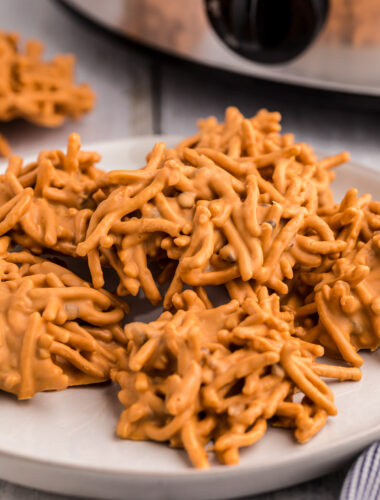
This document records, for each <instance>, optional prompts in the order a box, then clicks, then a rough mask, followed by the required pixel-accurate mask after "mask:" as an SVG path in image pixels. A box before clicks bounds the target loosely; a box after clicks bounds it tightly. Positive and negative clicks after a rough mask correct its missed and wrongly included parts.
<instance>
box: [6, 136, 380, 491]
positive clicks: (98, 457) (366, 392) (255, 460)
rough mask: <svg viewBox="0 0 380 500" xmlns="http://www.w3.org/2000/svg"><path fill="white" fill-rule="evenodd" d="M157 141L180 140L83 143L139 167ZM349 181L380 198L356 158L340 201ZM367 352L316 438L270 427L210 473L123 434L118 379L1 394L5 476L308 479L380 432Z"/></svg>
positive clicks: (246, 487) (374, 179)
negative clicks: (359, 374) (358, 375)
mask: <svg viewBox="0 0 380 500" xmlns="http://www.w3.org/2000/svg"><path fill="white" fill-rule="evenodd" d="M158 139H163V140H165V141H166V142H167V143H168V144H170V145H171V144H174V143H175V142H176V141H175V138H173V137H171V138H169V137H164V138H158V137H141V138H133V139H128V140H121V141H116V142H105V143H102V144H96V145H92V146H89V147H87V148H85V149H96V150H97V151H99V152H100V153H101V154H102V156H103V160H102V162H101V167H102V168H103V169H105V170H110V169H120V168H131V169H134V168H138V167H140V166H142V165H143V164H144V158H145V155H146V153H147V152H148V151H149V150H150V148H151V146H152V145H153V144H154V142H155V141H157V140H158ZM173 141H174V142H173ZM352 186H355V187H357V188H358V189H359V191H360V192H361V193H365V192H372V194H373V195H374V197H375V198H376V197H377V198H379V194H380V174H377V173H376V172H374V171H371V170H368V169H365V168H363V167H360V166H358V165H354V164H350V165H347V166H344V167H341V168H340V169H338V177H337V180H336V182H335V194H336V196H337V199H338V197H339V198H340V197H342V195H343V194H344V193H345V191H346V190H347V189H348V188H350V187H352ZM144 307H146V306H144ZM138 309H139V308H138V304H137V303H136V302H135V306H134V307H133V310H132V315H131V316H132V317H133V318H134V319H136V318H137V319H140V320H143V319H145V320H146V319H151V318H152V317H155V316H156V315H157V314H158V312H157V310H156V311H154V310H152V308H151V307H150V308H149V311H148V310H144V308H143V310H144V313H141V312H139V310H138ZM140 310H141V307H140ZM364 358H365V364H364V368H363V379H362V381H361V382H343V383H332V384H331V386H332V389H333V391H334V393H335V395H336V405H337V407H338V411H339V415H338V416H337V417H335V418H330V419H329V421H328V423H327V425H326V426H325V428H324V429H323V430H322V432H320V433H319V434H318V435H317V436H316V437H315V438H314V439H313V440H312V441H311V442H309V443H308V444H305V445H299V444H297V443H296V442H295V440H294V439H293V437H292V434H291V432H289V431H286V430H279V429H270V430H269V431H268V433H267V435H266V436H265V437H264V439H262V440H261V441H259V442H258V443H257V444H255V445H254V446H252V447H250V448H247V449H244V450H242V451H241V464H240V465H239V466H235V467H224V466H221V465H218V464H217V463H216V461H212V468H211V469H210V470H208V471H198V470H195V469H193V468H192V467H191V466H190V463H189V461H188V459H187V457H186V453H185V452H183V451H180V450H174V449H170V448H169V447H167V446H165V445H163V444H156V443H145V442H129V441H122V440H120V439H118V438H117V437H116V436H115V426H116V423H117V420H118V417H119V414H120V412H121V410H122V407H121V405H120V403H119V402H118V399H117V391H118V388H117V387H115V386H113V385H111V384H103V385H101V386H91V387H84V388H73V389H68V390H66V391H63V392H60V393H58V392H57V393H45V394H37V395H36V396H35V397H34V398H33V399H32V400H30V401H22V402H20V401H17V400H16V399H15V398H14V397H12V396H10V395H8V394H6V393H1V394H0V477H1V478H3V479H6V480H9V481H12V482H15V483H19V484H22V485H25V486H31V487H36V488H40V489H44V490H48V491H54V492H59V493H66V494H75V495H83V496H88V497H92V498H107V499H124V498H144V499H145V500H150V499H170V498H173V499H178V498H181V500H186V499H194V498H196V499H198V500H202V499H224V498H234V497H239V496H245V495H250V494H254V493H259V492H262V491H267V490H273V489H276V488H280V487H284V486H287V485H291V484H294V483H297V482H301V481H306V480H308V479H310V478H313V477H316V476H318V475H322V474H325V473H327V472H329V471H331V470H332V469H333V468H335V467H337V466H339V465H340V464H341V463H343V462H344V461H345V460H348V459H349V458H351V457H352V456H354V455H355V454H356V453H358V452H359V451H360V450H361V449H362V448H364V447H365V446H367V445H368V444H369V443H371V442H372V441H374V440H376V439H379V438H380V393H379V377H380V352H379V353H372V354H365V355H364Z"/></svg>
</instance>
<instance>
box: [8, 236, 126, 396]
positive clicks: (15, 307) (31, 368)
mask: <svg viewBox="0 0 380 500" xmlns="http://www.w3.org/2000/svg"><path fill="white" fill-rule="evenodd" d="M9 242H10V241H9V238H8V237H3V238H1V239H0V246H1V253H2V255H1V257H0V296H1V301H0V321H1V342H0V359H1V362H0V388H1V389H2V390H5V391H8V392H12V393H14V394H16V395H17V396H18V398H19V399H26V398H31V397H32V396H33V395H34V394H35V393H36V392H38V391H46V390H53V389H54V390H59V389H65V388H66V387H68V386H72V385H82V384H91V383H95V382H102V381H104V380H108V378H109V375H110V370H111V368H114V367H115V366H116V356H115V349H116V348H117V347H118V346H120V345H122V344H125V334H124V332H123V330H122V328H121V325H120V322H121V320H122V318H123V317H124V315H125V313H126V312H127V306H126V304H125V303H123V302H121V301H120V300H118V299H117V298H115V297H113V296H112V295H111V294H110V293H108V292H106V291H105V290H94V289H93V288H92V287H91V286H90V285H89V284H88V283H86V282H85V281H83V280H82V279H80V278H79V277H78V276H76V275H75V274H73V273H72V272H70V271H68V270H67V269H66V268H64V267H61V266H59V265H57V264H54V263H52V262H49V261H47V260H45V259H42V258H40V257H37V256H35V255H33V254H31V253H29V252H28V251H26V250H24V251H19V252H10V253H9V252H8V251H7V248H8V245H9Z"/></svg>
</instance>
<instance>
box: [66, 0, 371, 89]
mask: <svg viewBox="0 0 380 500" xmlns="http://www.w3.org/2000/svg"><path fill="white" fill-rule="evenodd" d="M65 3H66V4H67V5H69V6H70V7H72V8H74V9H76V10H77V11H78V12H79V13H81V14H83V15H85V16H86V17H88V18H90V19H91V20H93V21H95V22H97V23H99V24H100V25H102V26H104V27H106V28H108V29H110V30H112V31H114V32H116V33H118V34H120V35H123V36H126V37H129V38H131V39H133V40H134V41H137V42H140V43H143V44H146V45H148V46H151V47H153V48H155V49H159V50H162V51H165V52H169V53H171V54H173V55H176V56H179V57H182V58H187V59H190V60H192V61H195V62H198V63H201V64H205V65H209V66H214V67H218V68H222V69H225V70H228V71H234V72H237V73H243V74H248V75H252V76H255V77H260V78H265V79H269V80H274V81H280V82H284V83H289V84H295V85H303V86H309V87H316V88H320V89H327V90H334V91H340V92H348V93H351V94H352V93H355V94H362V95H370V96H380V2H379V1H378V0H360V1H359V0H110V1H109V0H65Z"/></svg>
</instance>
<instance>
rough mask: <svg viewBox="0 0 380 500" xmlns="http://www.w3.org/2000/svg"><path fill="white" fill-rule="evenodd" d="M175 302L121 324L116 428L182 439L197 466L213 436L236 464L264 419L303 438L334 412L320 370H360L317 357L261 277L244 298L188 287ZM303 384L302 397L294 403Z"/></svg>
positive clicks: (347, 376) (353, 374) (222, 454)
mask: <svg viewBox="0 0 380 500" xmlns="http://www.w3.org/2000/svg"><path fill="white" fill-rule="evenodd" d="M173 302H174V304H175V305H176V307H177V308H178V309H179V310H178V311H177V312H176V313H175V314H171V313H170V312H165V313H163V314H162V315H161V317H160V318H158V320H157V321H154V322H152V323H149V324H144V323H130V324H129V325H127V326H126V328H125V332H126V335H127V338H128V340H129V344H128V348H127V351H124V350H119V351H117V354H118V356H119V366H120V369H119V370H118V371H115V372H114V373H113V378H114V379H115V380H116V381H117V382H118V383H119V384H120V385H121V388H122V391H121V392H120V395H119V397H120V401H121V402H122V403H123V405H124V406H125V408H126V409H125V410H124V411H123V413H122V415H121V417H120V421H119V424H118V427H117V433H118V435H119V436H120V437H122V438H129V439H136V440H142V439H150V440H153V441H169V442H170V444H171V445H172V446H175V447H177V446H183V447H184V448H185V449H186V451H187V453H188V454H189V457H190V460H191V461H192V462H193V464H194V465H195V466H196V467H200V468H207V467H208V466H209V463H208V458H207V453H206V451H205V447H206V445H207V443H209V442H212V443H213V445H212V446H211V448H210V449H213V450H214V451H215V452H216V454H217V456H218V458H219V459H220V460H221V461H222V462H223V463H226V464H235V463H238V462H239V448H241V447H244V446H250V445H252V444H253V443H255V442H256V441H258V440H259V439H261V438H262V437H263V436H264V434H265V432H266V430H267V426H268V423H270V422H273V423H275V425H277V426H285V427H293V428H295V436H296V438H297V439H298V441H300V442H305V441H308V440H309V439H310V438H311V437H312V436H313V435H314V434H315V433H316V432H318V431H319V430H320V429H321V428H322V427H323V425H324V424H325V422H326V419H327V416H328V415H335V414H336V413H337V410H336V407H335V405H334V396H333V393H332V391H331V389H329V387H328V386H327V384H326V383H325V382H324V381H323V380H322V378H321V377H333V378H338V379H340V380H352V379H354V380H355V379H356V380H357V379H359V378H360V371H359V369H357V368H356V369H355V368H345V367H339V366H329V365H321V364H317V363H315V362H314V360H315V357H316V356H321V355H322V354H323V348H322V347H321V346H317V345H314V344H311V343H307V342H303V341H300V340H298V339H296V338H294V337H292V335H291V321H290V320H291V315H289V313H286V312H285V313H284V312H281V311H280V304H279V297H278V295H277V294H272V295H269V294H268V291H267V289H266V288H265V287H260V288H259V289H258V290H257V295H256V297H255V298H249V299H246V300H245V302H244V303H243V304H242V306H239V303H238V302H237V301H236V300H232V301H231V302H230V303H228V304H226V305H223V306H220V307H217V308H211V309H207V308H206V306H205V304H204V303H203V302H202V300H201V299H200V298H199V297H198V296H197V294H196V293H195V292H193V291H190V290H186V291H185V292H183V293H182V294H180V295H175V296H174V297H173ZM299 391H302V392H303V393H304V394H305V396H306V397H305V398H304V400H302V401H301V402H299V403H296V402H295V401H294V399H293V395H294V393H295V392H299Z"/></svg>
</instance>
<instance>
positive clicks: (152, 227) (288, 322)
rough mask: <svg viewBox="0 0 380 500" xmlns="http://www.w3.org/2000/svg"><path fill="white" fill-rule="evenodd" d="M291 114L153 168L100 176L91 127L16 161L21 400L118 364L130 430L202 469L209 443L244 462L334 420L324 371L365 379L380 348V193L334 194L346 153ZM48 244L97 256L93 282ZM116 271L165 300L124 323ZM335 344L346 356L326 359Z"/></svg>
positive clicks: (9, 287) (211, 131) (10, 272)
mask: <svg viewBox="0 0 380 500" xmlns="http://www.w3.org/2000/svg"><path fill="white" fill-rule="evenodd" d="M280 119H281V116H280V114H279V113H270V112H268V111H266V110H261V111H259V112H258V113H257V114H256V115H255V116H254V117H252V118H249V119H247V118H245V117H244V116H243V115H242V114H241V113H240V112H239V111H238V110H237V109H236V108H228V109H227V110H226V115H225V120H224V122H222V123H220V122H218V121H217V120H216V119H215V118H213V117H210V118H207V119H205V120H201V121H200V122H199V124H198V128H199V131H198V132H197V133H196V134H195V135H193V136H192V137H189V138H187V139H185V140H183V141H182V142H181V143H180V144H179V145H178V146H177V147H175V148H172V149H168V148H167V147H166V146H165V144H163V143H157V144H156V145H155V146H154V148H153V150H152V151H151V152H150V153H149V154H148V156H147V162H146V165H145V166H144V167H142V168H141V169H139V170H114V171H111V172H107V173H106V172H102V171H101V170H100V169H99V168H97V167H96V166H95V165H96V163H97V162H98V161H99V159H100V157H99V155H97V154H96V153H89V152H83V151H81V149H80V138H79V136H78V135H76V134H72V135H71V136H70V137H69V140H68V146H67V151H66V152H65V153H63V152H61V151H43V152H41V153H40V155H39V156H38V158H37V160H36V161H35V162H33V163H30V164H28V165H23V162H22V160H21V158H18V157H16V156H11V157H10V159H9V164H8V168H7V170H6V172H5V174H3V175H2V176H1V177H0V236H1V239H0V255H2V257H1V260H0V263H1V266H2V267H1V269H2V279H1V282H0V289H1V292H2V297H3V300H2V301H0V306H1V304H3V305H2V306H1V307H3V309H2V311H3V312H2V315H1V316H0V318H2V322H3V327H2V331H3V337H4V338H3V341H2V343H1V347H0V352H1V353H2V356H3V357H2V360H3V361H2V362H1V363H0V374H1V378H0V382H1V388H3V389H4V390H7V391H9V392H14V393H15V394H17V395H18V396H19V397H21V398H24V397H31V396H32V395H33V394H34V393H35V392H37V391H39V390H47V389H62V388H64V387H67V386H69V385H74V384H83V383H91V382H97V381H101V380H106V379H107V378H108V377H109V376H110V375H111V377H112V379H113V380H114V381H116V382H117V383H118V384H119V385H120V386H121V392H120V395H119V398H120V401H121V402H122V404H123V405H124V407H125V409H124V411H123V413H122V415H121V417H120V421H119V423H118V427H117V433H118V435H119V436H120V437H122V438H127V439H135V440H145V439H150V440H153V441H162V442H169V443H170V445H171V446H174V447H184V448H185V449H186V451H187V453H188V455H189V458H190V460H191V462H192V463H193V464H194V465H195V466H196V467H200V468H207V467H208V466H209V460H208V451H210V450H211V451H214V452H215V453H216V455H217V457H218V458H219V459H220V461H221V462H222V463H225V464H236V463H238V461H239V449H240V448H242V447H245V446H250V445H252V444H254V443H255V442H256V441H257V440H259V439H261V438H262V437H263V436H264V434H265V432H266V430H267V428H268V426H271V425H272V426H278V427H283V428H290V429H293V431H294V435H295V438H296V439H297V441H299V442H300V443H304V442H306V441H308V440H309V439H310V438H311V437H312V436H314V435H315V434H316V433H317V432H319V430H320V429H321V428H322V427H323V426H324V424H325V423H326V420H327V418H328V417H329V416H334V415H336V413H337V409H336V406H335V404H334V396H333V393H332V390H331V388H330V387H329V385H328V383H327V382H326V379H330V378H333V379H338V380H341V381H343V380H359V379H360V378H361V371H360V365H361V364H362V358H361V356H360V355H359V354H358V351H360V350H361V349H376V348H377V347H378V346H379V345H380V327H379V324H380V323H379V321H378V318H380V304H379V298H378V297H377V290H378V285H377V282H378V280H379V273H380V271H379V269H380V249H379V248H380V236H379V234H378V231H379V230H380V204H379V203H378V202H375V201H373V200H372V198H371V196H370V195H363V196H358V193H357V192H356V190H355V189H351V190H349V191H348V192H347V194H346V195H345V197H344V199H343V200H342V201H341V202H340V203H338V204H335V203H334V201H333V196H332V192H331V189H330V183H331V181H332V180H333V179H334V171H333V169H334V167H337V166H338V165H340V164H341V163H344V162H345V161H347V159H348V154H347V153H339V154H337V155H334V156H331V157H328V158H324V159H318V158H317V157H316V156H315V154H314V153H313V151H312V149H311V147H310V146H308V145H306V144H304V143H295V142H294V138H293V136H292V135H291V134H285V135H282V134H281V133H280V130H281V125H280ZM10 244H11V245H14V244H18V245H19V246H20V245H21V247H24V249H23V250H21V251H19V252H9V251H8V245H10ZM18 248H19V247H17V248H16V250H17V249H18ZM46 251H49V252H53V253H54V254H57V253H58V254H66V255H70V256H72V257H77V258H81V259H83V260H84V262H85V261H87V263H88V267H89V270H90V273H91V279H92V284H93V287H91V286H90V285H89V284H87V283H85V282H83V281H82V280H80V279H79V278H78V277H77V276H75V275H73V274H72V273H70V272H69V271H68V270H66V269H64V268H61V267H59V266H57V265H55V264H52V263H51V262H48V261H45V260H43V259H42V258H41V257H37V255H39V254H42V253H44V252H46ZM107 267H111V268H113V270H114V271H115V272H116V274H117V276H118V278H119V283H118V286H117V289H116V294H117V295H120V296H128V295H129V294H131V295H137V294H138V293H139V290H140V289H141V290H142V291H143V293H144V295H145V297H146V298H147V299H148V300H150V301H151V302H152V303H153V304H163V306H164V309H166V311H165V312H163V313H162V314H161V316H159V318H158V319H157V320H156V321H153V322H151V323H149V324H144V323H136V322H134V323H129V324H128V323H127V324H126V326H125V329H124V331H123V330H121V328H120V321H121V320H122V318H123V316H124V314H125V312H126V311H125V305H124V304H125V303H124V301H122V299H120V298H117V297H116V295H113V294H110V293H108V292H105V291H104V289H103V288H102V287H103V286H104V285H105V284H106V283H105V281H106V278H105V276H106V275H105V274H104V270H105V269H106V268H107ZM164 283H167V285H168V286H167V291H166V293H165V296H164V297H163V296H162V295H161V290H162V288H160V285H162V284H164ZM209 285H214V286H223V287H224V288H225V290H226V291H227V293H228V295H229V299H228V300H227V303H226V304H224V305H221V306H219V307H215V306H214V305H213V303H212V302H211V300H210V297H209V292H208V288H207V287H208V286H209ZM9 304H12V307H13V308H14V309H13V310H14V313H13V314H12V315H8V314H7V311H8V309H9V307H10V305H9ZM25 304H27V306H25ZM324 352H326V353H327V354H329V355H330V356H333V357H335V358H337V359H338V362H335V364H334V365H332V364H321V363H318V362H317V358H318V357H320V356H322V355H323V354H324ZM339 360H340V361H339Z"/></svg>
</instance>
